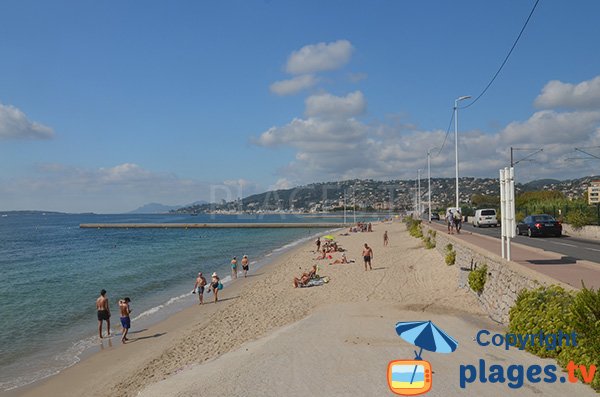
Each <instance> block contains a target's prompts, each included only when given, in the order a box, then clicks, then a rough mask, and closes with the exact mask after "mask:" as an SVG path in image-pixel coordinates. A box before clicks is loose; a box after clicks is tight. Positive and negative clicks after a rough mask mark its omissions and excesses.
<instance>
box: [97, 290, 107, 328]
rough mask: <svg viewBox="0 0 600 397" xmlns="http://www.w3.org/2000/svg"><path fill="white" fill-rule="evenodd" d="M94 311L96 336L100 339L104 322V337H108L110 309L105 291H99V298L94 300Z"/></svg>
mask: <svg viewBox="0 0 600 397" xmlns="http://www.w3.org/2000/svg"><path fill="white" fill-rule="evenodd" d="M96 310H97V311H98V335H99V336H100V339H102V321H106V330H107V331H108V334H107V335H106V336H110V308H109V307H108V298H107V297H106V290H105V289H103V290H102V291H100V296H99V297H98V299H96Z"/></svg>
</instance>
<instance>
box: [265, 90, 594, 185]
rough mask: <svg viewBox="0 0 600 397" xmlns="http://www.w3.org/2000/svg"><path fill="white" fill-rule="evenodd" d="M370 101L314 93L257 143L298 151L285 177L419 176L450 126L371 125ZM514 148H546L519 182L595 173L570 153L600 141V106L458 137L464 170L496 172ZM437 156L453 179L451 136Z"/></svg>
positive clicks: (434, 161) (437, 170)
mask: <svg viewBox="0 0 600 397" xmlns="http://www.w3.org/2000/svg"><path fill="white" fill-rule="evenodd" d="M366 105H367V101H366V99H365V98H364V96H363V94H362V93H361V92H359V91H357V92H354V93H350V94H348V95H346V96H341V97H338V96H334V95H331V94H328V93H323V94H319V95H313V96H311V97H309V98H307V99H306V101H305V106H306V108H305V111H304V115H305V116H304V117H296V118H294V119H292V120H291V121H290V122H289V123H287V124H284V125H281V126H274V127H271V128H270V129H268V130H267V131H264V132H263V133H262V134H260V136H259V137H258V138H257V139H256V140H255V144H257V145H260V146H265V147H277V146H286V147H289V148H292V149H294V150H295V157H294V159H293V160H292V161H290V162H289V163H288V164H287V165H285V166H284V167H282V168H281V169H280V170H279V177H280V178H281V179H282V180H294V181H298V182H299V183H310V182H314V181H332V180H339V179H351V178H374V179H397V178H400V179H415V177H416V170H417V169H418V168H421V169H426V168H427V155H426V154H427V151H428V150H429V149H431V148H432V147H434V146H437V147H439V146H440V145H441V144H442V142H444V136H445V131H440V130H433V131H428V130H422V129H420V128H418V126H416V125H414V124H413V123H411V122H410V121H409V120H407V119H406V117H404V116H397V117H393V118H387V119H386V121H385V122H380V121H371V122H369V123H365V122H363V121H361V120H359V119H357V116H358V115H360V114H362V113H363V112H364V111H365V109H366ZM510 146H524V147H533V148H542V147H543V149H544V150H543V152H542V153H538V154H537V155H535V156H534V157H533V158H532V159H531V160H533V161H532V162H523V163H520V164H519V167H518V174H519V177H520V178H522V179H521V180H531V179H536V178H542V177H543V178H545V177H552V178H570V177H578V176H581V175H587V174H590V172H591V171H590V167H589V163H588V164H587V165H586V164H583V163H573V162H569V163H566V162H565V159H566V158H567V157H568V153H569V152H572V151H573V148H574V147H590V146H600V110H586V109H581V110H575V111H562V112H561V111H555V110H541V111H537V112H535V113H533V114H532V115H531V116H530V117H529V118H528V119H526V120H521V121H513V122H511V123H509V124H508V125H506V126H505V127H504V128H500V129H499V130H497V131H479V130H474V131H464V132H462V133H461V135H460V138H459V157H460V175H464V176H474V177H490V176H491V177H496V176H497V174H498V169H499V168H502V167H505V166H507V165H508V163H509V157H510V152H509V148H510ZM432 155H433V156H432V158H431V166H432V175H433V176H434V177H452V176H453V175H454V166H455V163H454V144H453V140H452V139H449V140H446V142H445V145H444V148H443V150H442V151H441V152H439V153H438V150H432ZM541 165H543V166H541ZM586 167H587V168H586ZM592 173H593V172H592Z"/></svg>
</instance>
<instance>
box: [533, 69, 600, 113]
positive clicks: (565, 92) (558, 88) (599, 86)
mask: <svg viewBox="0 0 600 397" xmlns="http://www.w3.org/2000/svg"><path fill="white" fill-rule="evenodd" d="M534 104H535V106H537V107H538V108H546V109H552V108H569V109H591V108H598V107H600V76H597V77H595V78H593V79H591V80H587V81H582V82H581V83H579V84H569V83H563V82H561V81H558V80H552V81H550V82H548V83H547V84H546V85H545V86H544V88H543V89H542V93H541V94H540V95H538V97H537V98H536V99H535V102H534Z"/></svg>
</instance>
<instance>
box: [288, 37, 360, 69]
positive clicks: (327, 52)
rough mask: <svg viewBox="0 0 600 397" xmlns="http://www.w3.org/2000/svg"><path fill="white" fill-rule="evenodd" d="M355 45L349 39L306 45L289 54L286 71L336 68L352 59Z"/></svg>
mask: <svg viewBox="0 0 600 397" xmlns="http://www.w3.org/2000/svg"><path fill="white" fill-rule="evenodd" d="M353 50H354V47H352V44H351V43H350V42H349V41H348V40H338V41H335V42H331V43H318V44H311V45H306V46H304V47H302V48H301V49H299V50H298V51H294V52H292V54H291V55H290V56H289V58H288V61H287V65H286V71H287V72H288V73H290V74H306V73H314V72H321V71H326V70H336V69H339V68H341V67H342V66H344V65H345V64H346V63H348V61H349V60H350V57H351V56H352V52H353Z"/></svg>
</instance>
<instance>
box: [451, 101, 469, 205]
mask: <svg viewBox="0 0 600 397" xmlns="http://www.w3.org/2000/svg"><path fill="white" fill-rule="evenodd" d="M469 98H471V96H470V95H465V96H461V97H458V98H456V99H455V100H454V155H455V158H456V208H460V207H459V206H458V204H459V203H458V102H460V101H464V100H465V99H469Z"/></svg>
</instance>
